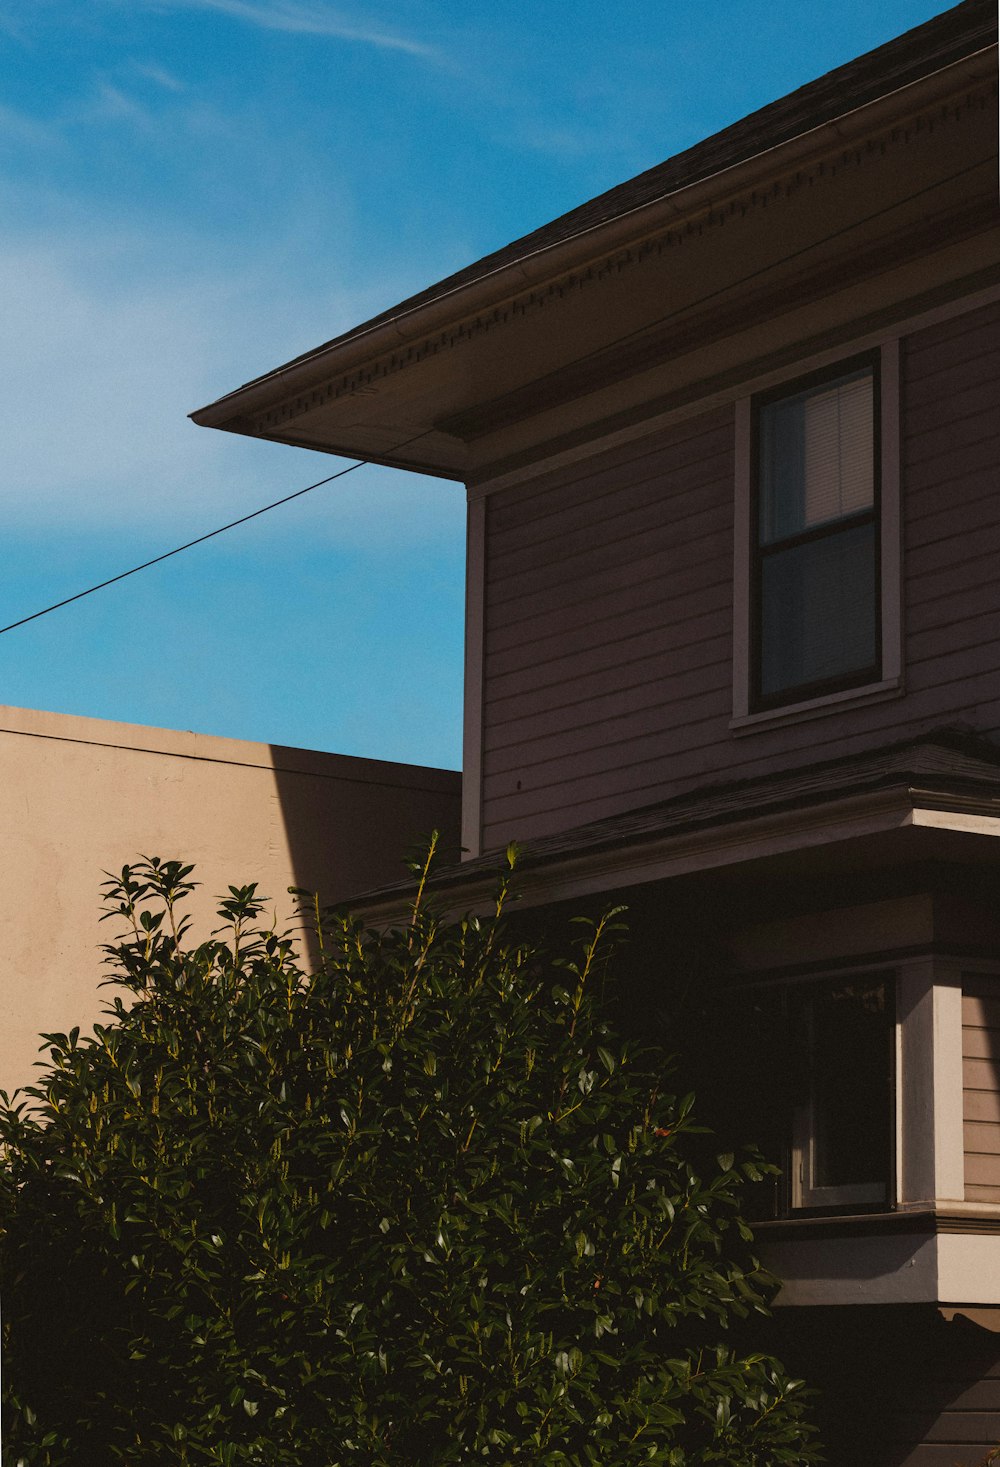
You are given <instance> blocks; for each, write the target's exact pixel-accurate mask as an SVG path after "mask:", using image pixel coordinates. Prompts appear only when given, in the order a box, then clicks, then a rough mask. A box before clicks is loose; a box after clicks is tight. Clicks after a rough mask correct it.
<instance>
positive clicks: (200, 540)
mask: <svg viewBox="0 0 1000 1467" xmlns="http://www.w3.org/2000/svg"><path fill="white" fill-rule="evenodd" d="M426 436H427V435H426V432H424V433H417V434H416V435H415V436H414V437H413V438H407V439H406V441H405V442H404V443H397V444H396V445H395V446H394V448H393V450H392V451H393V452H394V453H396V452H398V451H399V449H401V448H407V447H408V446H409V445H410V444H411V443H415V442H416V441H417V439H418V438H424V437H426ZM370 463H371V459H367V458H361V459H358V461H357V463H353V464H348V465H347V468H346V469H338V470H337V472H336V473H335V474H329V475H328V476H327V477H326V478H325V479H317V480H316V482H315V484H307V485H306V487H305V488H304V489H296V490H295V493H294V494H286V495H285V496H284V497H283V498H282V499H275V500H274V501H273V502H272V503H271V504H264V505H262V506H261V508H260V509H254V510H251V512H250V513H249V514H244V515H241V516H240V518H239V519H238V520H230V521H229V524H228V525H220V526H219V528H218V529H217V530H209V532H208V534H207V535H199V536H198V537H197V538H196V539H194V540H188V541H187V542H186V544H184V545H177V546H175V548H174V549H173V550H165V551H164V552H163V554H162V555H154V556H153V558H152V560H144V561H143V563H142V565H134V566H133V567H132V569H131V570H127V571H120V572H119V574H118V575H116V576H110V577H109V578H108V580H106V581H98V583H97V585H96V586H88V587H87V589H86V590H85V591H77V593H76V595H75V596H66V597H64V598H63V600H62V601H54V602H53V603H52V605H51V606H45V607H43V608H42V610H41V611H33V612H32V613H31V615H30V616H22V617H21V618H20V620H19V621H12V622H10V623H9V624H8V625H7V626H5V627H0V637H2V636H3V634H4V632H12V631H13V630H14V628H15V627H23V626H26V625H27V623H28V622H29V621H37V620H38V618H39V617H40V616H48V614H49V612H50V611H58V610H59V609H60V607H63V606H71V605H72V604H73V602H74V601H82V599H83V598H84V596H93V594H94V592H95V591H103V590H104V589H105V587H106V586H114V585H116V584H117V582H118V581H125V580H127V579H128V577H129V576H137V575H138V574H139V572H140V571H144V570H149V568H150V566H152V565H159V564H160V562H161V561H163V560H169V559H170V558H171V556H173V555H180V554H181V552H182V551H184V550H191V549H193V548H194V546H195V545H204V543H205V541H206V540H214V539H215V537H216V535H224V534H225V533H226V531H227V530H235V529H236V526H237V525H245V524H247V522H248V521H249V520H255V519H257V518H258V516H259V515H262V514H267V513H268V511H269V510H272V509H277V508H278V507H279V505H282V504H290V503H291V502H292V500H293V499H301V498H302V496H303V494H311V493H312V491H313V490H314V489H321V488H322V487H323V485H324V484H332V483H333V481H334V479H343V478H345V477H346V476H347V475H348V474H353V473H354V471H355V469H363V468H365V467H366V466H367V465H368V464H370Z"/></svg>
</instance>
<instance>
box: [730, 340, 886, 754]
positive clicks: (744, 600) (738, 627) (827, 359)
mask: <svg viewBox="0 0 1000 1467" xmlns="http://www.w3.org/2000/svg"><path fill="white" fill-rule="evenodd" d="M873 347H874V349H875V350H876V351H877V352H878V356H879V374H878V376H879V387H880V403H879V419H880V423H881V433H880V438H879V445H878V447H879V461H880V477H881V495H880V536H879V540H880V546H881V554H880V566H879V571H880V587H881V607H880V610H881V649H882V660H881V668H880V675H879V676H878V677H877V678H875V679H873V681H871V682H869V683H866V684H864V685H863V686H861V687H855V688H847V689H844V690H841V691H839V692H835V693H826V694H823V695H822V696H820V697H812V698H805V699H802V700H800V701H790V702H788V703H783V704H781V705H780V706H779V707H775V708H769V709H766V710H764V711H761V712H751V711H750V710H751V696H752V686H753V682H754V667H753V650H752V637H751V621H752V605H751V598H752V594H753V592H752V585H751V582H752V574H751V567H752V564H753V557H754V555H755V552H756V534H755V526H754V524H753V503H752V501H753V492H752V486H753V479H754V465H753V462H752V455H753V437H754V435H753V398H754V396H756V395H757V394H759V393H761V392H765V391H770V390H772V389H774V388H780V387H781V385H782V383H784V382H787V383H788V384H789V387H790V389H791V388H794V384H795V382H796V381H798V380H799V379H800V378H802V377H804V376H806V375H808V374H809V373H812V372H816V371H825V370H827V369H836V367H837V365H838V363H840V362H846V361H849V360H850V359H851V358H852V357H854V356H858V355H860V354H861V353H862V352H863V351H866V350H867V351H871V350H872V349H873ZM749 385H750V387H751V389H752V390H751V391H748V393H747V394H746V396H744V397H741V398H739V399H738V400H737V402H736V504H735V517H734V545H733V556H734V559H733V716H732V719H731V720H730V724H729V727H730V729H731V730H733V732H734V733H740V732H744V731H745V732H751V731H753V730H754V729H757V728H769V727H773V726H774V725H776V724H783V723H793V722H798V721H800V720H802V719H806V718H815V717H820V716H822V715H823V714H825V713H827V712H833V711H838V710H846V709H848V708H852V707H855V706H858V705H860V704H864V703H868V702H873V701H878V700H880V699H883V698H892V697H898V696H899V694H900V693H901V692H902V672H903V669H902V640H903V638H902V586H901V555H900V502H899V501H900V494H899V458H900V454H899V434H900V425H899V336H898V335H891V336H886V337H883V338H881V339H880V340H879V341H878V342H876V343H872V342H870V341H869V342H866V343H864V344H862V345H859V346H857V347H856V348H846V347H842V348H839V349H838V350H837V351H831V352H824V353H822V355H820V356H816V357H812V358H809V359H808V360H806V361H803V362H801V363H799V364H798V365H797V367H796V369H795V371H794V373H793V372H788V371H786V372H782V373H772V374H770V375H769V376H768V377H766V378H763V379H761V380H760V381H757V382H754V383H752V384H749Z"/></svg>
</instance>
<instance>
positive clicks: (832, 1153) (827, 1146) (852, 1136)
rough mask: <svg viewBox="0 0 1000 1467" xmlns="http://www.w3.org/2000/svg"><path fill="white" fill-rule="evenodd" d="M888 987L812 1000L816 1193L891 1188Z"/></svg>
mask: <svg viewBox="0 0 1000 1467" xmlns="http://www.w3.org/2000/svg"><path fill="white" fill-rule="evenodd" d="M886 1007H887V1006H886V996H885V986H884V984H882V983H875V984H851V985H847V986H845V987H843V988H837V989H834V990H833V991H831V992H828V993H824V994H819V995H814V996H812V997H810V998H808V999H807V1000H806V1005H805V1009H804V1013H803V1018H804V1019H805V1020H806V1025H805V1027H806V1029H807V1030H808V1038H807V1039H806V1044H807V1046H808V1049H809V1058H810V1111H811V1130H812V1145H811V1148H810V1149H811V1165H810V1172H811V1175H810V1176H809V1177H808V1178H806V1179H805V1181H806V1186H807V1187H808V1188H809V1189H810V1190H812V1189H816V1188H821V1187H841V1188H851V1187H859V1186H864V1185H866V1184H867V1185H870V1184H880V1185H883V1186H884V1185H885V1184H886V1182H887V1179H888V1174H889V1128H888V1124H887V1117H888V1114H889V1106H888V1100H889V1048H888V1032H889V1031H888V1015H887V1012H886Z"/></svg>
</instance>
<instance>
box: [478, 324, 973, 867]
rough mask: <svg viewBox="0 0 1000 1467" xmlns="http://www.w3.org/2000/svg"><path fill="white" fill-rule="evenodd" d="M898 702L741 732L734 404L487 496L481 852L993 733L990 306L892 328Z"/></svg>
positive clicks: (888, 702) (883, 703)
mask: <svg viewBox="0 0 1000 1467" xmlns="http://www.w3.org/2000/svg"><path fill="white" fill-rule="evenodd" d="M901 366H902V405H901V413H902V421H901V467H902V485H903V551H904V559H903V566H904V575H903V626H904V675H905V683H906V695H905V696H904V697H900V698H896V699H890V700H889V701H887V702H882V703H875V704H871V705H869V706H868V707H863V706H862V707H860V708H856V709H853V710H850V711H847V712H843V713H836V712H834V713H831V714H829V715H828V716H826V717H824V718H819V719H813V720H810V721H808V722H803V723H799V724H794V723H793V724H788V725H786V726H784V727H772V728H770V729H759V730H755V731H753V732H752V733H743V734H740V735H736V734H734V733H733V732H732V731H731V730H730V728H729V719H730V717H731V715H732V664H731V658H732V641H731V636H732V518H733V510H732V502H733V485H734V478H733V476H734V469H735V463H734V442H733V439H734V414H733V411H732V409H729V408H726V409H720V410H718V411H715V412H713V413H711V414H708V415H706V416H704V417H702V418H699V419H695V420H690V421H688V422H685V423H683V424H680V425H678V426H676V427H674V428H673V429H671V430H669V431H667V432H664V433H661V434H659V435H657V436H656V438H651V439H649V440H646V441H644V442H642V443H639V444H631V445H629V446H627V447H625V448H622V449H619V450H616V451H614V452H609V453H605V454H603V455H600V456H598V457H597V458H595V459H594V460H593V461H592V462H590V463H584V464H576V465H573V466H572V467H571V468H567V469H562V470H559V471H558V472H556V473H553V474H549V475H546V476H544V477H542V478H538V479H533V480H531V481H529V482H528V483H526V484H524V485H522V486H519V487H516V488H514V489H510V490H506V491H504V492H502V493H500V494H497V495H495V496H492V497H491V498H490V499H489V501H488V508H487V516H488V518H487V527H488V528H487V563H486V636H485V663H484V730H483V778H484V782H483V817H484V830H483V836H484V848H486V849H489V848H493V847H497V846H502V845H504V844H505V843H506V842H507V841H508V840H510V839H511V838H522V839H529V838H530V837H531V836H533V835H543V834H549V833H554V832H557V831H560V830H566V829H569V828H571V827H572V826H575V825H580V824H583V823H585V822H586V821H589V820H596V819H601V818H603V817H604V816H608V815H613V814H617V813H620V812H621V811H624V810H628V809H636V808H638V807H640V806H642V805H646V804H650V803H652V802H654V801H657V800H661V799H664V798H667V797H669V796H670V795H672V794H676V793H681V792H683V791H685V790H689V789H692V788H696V787H697V786H698V785H699V784H702V783H707V782H710V781H711V782H714V781H717V780H719V779H735V778H745V777H752V776H754V775H760V774H768V773H771V772H773V771H774V770H775V769H777V768H794V767H796V766H801V765H804V764H808V763H812V762H813V761H817V760H821V759H829V758H833V757H836V756H837V755H840V754H852V753H860V752H862V751H863V750H865V749H867V748H871V747H874V746H877V745H879V744H884V743H888V742H891V741H892V740H894V739H900V738H905V737H908V736H910V735H912V734H914V733H916V732H920V731H922V730H928V729H931V728H935V727H938V726H940V725H942V724H946V723H955V722H962V723H967V724H971V725H972V726H973V727H976V728H978V729H980V730H982V731H983V732H985V733H995V732H996V731H997V730H998V729H1000V574H998V570H997V567H998V565H1000V493H998V477H1000V305H994V306H988V307H984V308H981V309H980V310H978V311H975V312H970V313H968V314H966V315H964V316H960V317H955V318H953V319H952V320H950V321H946V322H944V323H942V324H941V325H938V326H934V327H930V328H927V329H926V330H924V331H921V332H918V333H916V334H914V335H912V336H911V337H909V338H907V339H906V340H905V341H904V342H903V350H902V363H901Z"/></svg>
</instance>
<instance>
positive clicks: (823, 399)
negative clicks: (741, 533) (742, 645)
mask: <svg viewBox="0 0 1000 1467" xmlns="http://www.w3.org/2000/svg"><path fill="white" fill-rule="evenodd" d="M875 428H876V413H875V372H874V368H873V367H872V366H869V365H866V366H864V367H862V368H860V369H858V370H857V371H853V372H848V373H845V374H843V375H842V376H840V377H835V378H832V379H827V380H825V381H822V382H820V383H818V384H816V385H814V386H810V387H807V388H804V389H803V390H802V391H800V392H796V393H791V394H789V395H788V396H787V397H781V398H777V399H775V400H772V401H770V402H765V403H763V404H761V405H760V407H759V408H758V412H757V443H758V463H757V544H758V550H757V570H756V587H757V592H756V596H757V606H756V631H757V678H756V690H755V691H756V698H757V701H758V703H763V704H765V705H767V704H769V703H770V704H775V703H780V702H787V701H789V699H790V697H791V696H793V695H794V696H797V697H806V696H809V695H810V694H818V693H821V692H823V691H829V690H834V689H836V688H838V687H841V686H845V687H846V686H851V685H852V684H857V683H860V682H864V681H866V680H870V679H871V678H873V677H875V676H877V664H878V657H879V650H878V635H879V634H878V574H877V564H878V535H877V523H876V507H877V478H878V475H877V461H876V455H875Z"/></svg>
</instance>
